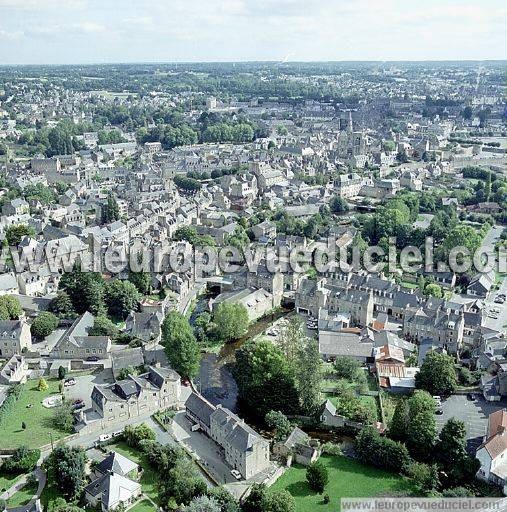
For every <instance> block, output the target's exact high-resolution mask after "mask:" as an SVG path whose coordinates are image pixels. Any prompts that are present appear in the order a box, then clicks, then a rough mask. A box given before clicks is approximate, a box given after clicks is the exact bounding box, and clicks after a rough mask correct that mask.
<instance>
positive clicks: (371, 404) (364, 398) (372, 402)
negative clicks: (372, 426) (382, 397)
mask: <svg viewBox="0 0 507 512" xmlns="http://www.w3.org/2000/svg"><path fill="white" fill-rule="evenodd" d="M359 400H360V401H361V402H362V403H363V404H364V405H366V407H368V409H370V410H371V412H372V413H373V414H374V415H375V417H376V418H377V420H380V414H379V410H378V407H377V399H376V398H375V397H374V396H369V395H360V396H359Z"/></svg>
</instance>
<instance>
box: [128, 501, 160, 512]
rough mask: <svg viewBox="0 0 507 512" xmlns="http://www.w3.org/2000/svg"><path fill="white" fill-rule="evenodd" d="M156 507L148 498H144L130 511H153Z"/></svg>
mask: <svg viewBox="0 0 507 512" xmlns="http://www.w3.org/2000/svg"><path fill="white" fill-rule="evenodd" d="M154 510H156V509H155V507H154V506H153V505H152V504H151V502H149V501H148V500H142V501H139V502H138V503H136V504H135V505H134V506H133V507H132V508H131V509H130V512H153V511H154Z"/></svg>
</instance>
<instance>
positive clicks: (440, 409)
mask: <svg viewBox="0 0 507 512" xmlns="http://www.w3.org/2000/svg"><path fill="white" fill-rule="evenodd" d="M435 414H438V415H439V416H440V415H441V414H444V410H443V409H442V407H439V408H438V409H437V410H436V411H435Z"/></svg>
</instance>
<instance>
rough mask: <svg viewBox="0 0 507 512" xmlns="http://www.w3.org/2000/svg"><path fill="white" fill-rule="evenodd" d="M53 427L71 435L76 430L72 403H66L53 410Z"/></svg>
mask: <svg viewBox="0 0 507 512" xmlns="http://www.w3.org/2000/svg"><path fill="white" fill-rule="evenodd" d="M53 425H54V426H55V428H57V429H58V430H60V431H61V432H66V433H71V432H72V431H73V429H74V411H73V409H72V404H71V403H70V402H67V401H64V402H63V403H62V404H61V405H59V406H58V407H55V408H54V409H53Z"/></svg>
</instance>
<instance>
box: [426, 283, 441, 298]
mask: <svg viewBox="0 0 507 512" xmlns="http://www.w3.org/2000/svg"><path fill="white" fill-rule="evenodd" d="M424 295H426V296H427V297H436V298H437V299H441V298H442V297H443V296H444V293H443V291H442V287H441V286H439V285H438V284H436V283H429V284H427V285H426V288H425V289H424Z"/></svg>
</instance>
